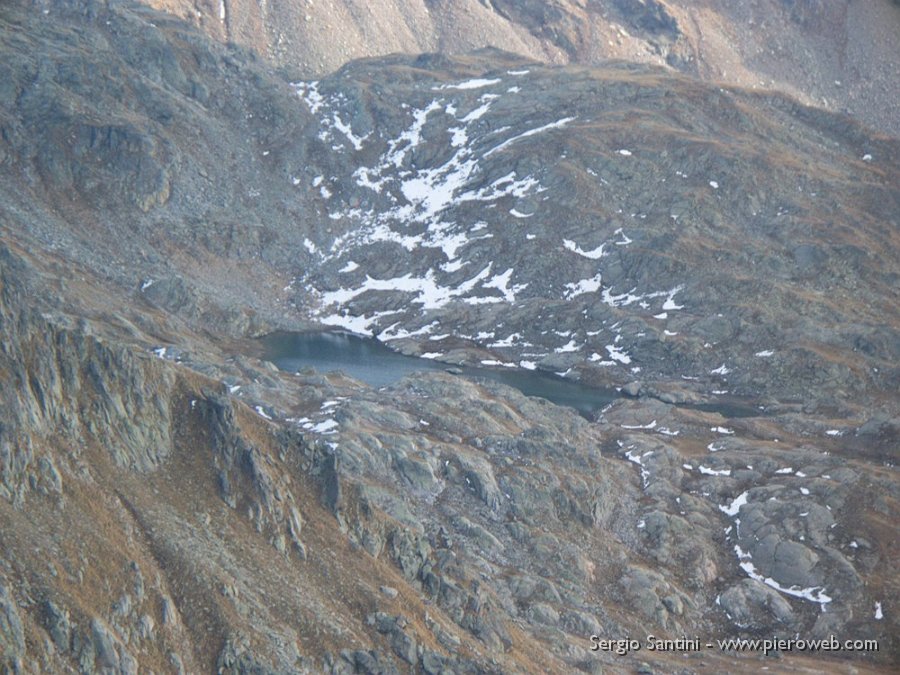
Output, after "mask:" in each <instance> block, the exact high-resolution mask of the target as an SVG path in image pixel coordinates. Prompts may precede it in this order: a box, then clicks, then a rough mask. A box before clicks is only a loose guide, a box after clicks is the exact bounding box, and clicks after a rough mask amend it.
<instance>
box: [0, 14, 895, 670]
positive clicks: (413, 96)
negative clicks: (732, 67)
mask: <svg viewBox="0 0 900 675" xmlns="http://www.w3.org/2000/svg"><path fill="white" fill-rule="evenodd" d="M44 10H46V13H45V12H44ZM0 34H2V36H3V37H2V43H0V45H2V50H3V55H4V58H3V59H2V60H0V70H2V76H0V87H3V96H2V98H0V139H2V142H0V191H2V195H3V198H2V200H0V204H2V207H0V209H2V211H0V213H2V218H0V246H2V248H0V401H2V403H0V497H2V498H0V519H2V520H0V522H2V525H0V542H2V546H0V617H2V618H0V659H2V663H3V666H4V668H5V669H8V670H12V671H20V672H138V671H144V670H153V671H154V672H208V671H214V672H235V673H237V672H248V673H249V672H255V673H258V672H323V671H325V672H334V673H342V672H373V673H374V672H427V673H439V672H571V671H573V670H575V669H578V670H581V671H585V672H599V671H601V670H608V671H610V672H633V671H635V670H642V671H644V672H647V671H651V670H652V671H653V672H723V671H725V670H728V671H730V672H748V671H751V670H752V671H754V672H755V671H757V670H759V669H760V668H771V669H773V670H775V669H777V670H779V671H781V672H821V670H823V669H826V668H827V669H829V670H833V671H836V672H851V669H852V671H853V672H889V671H890V670H891V668H893V667H895V666H896V664H897V662H898V658H900V655H898V645H897V642H896V635H897V634H898V630H897V629H898V618H897V617H898V612H897V608H896V603H895V601H894V600H893V598H896V597H897V595H898V591H900V588H898V585H900V582H898V578H897V575H896V572H895V570H894V566H893V564H892V562H893V561H894V560H896V559H897V556H898V554H900V551H898V537H897V530H896V525H895V523H896V520H897V516H898V511H900V507H898V498H900V484H898V480H897V474H896V469H895V466H894V464H895V462H896V456H897V447H898V412H900V411H898V408H900V406H898V399H897V396H896V391H897V386H896V385H897V383H898V379H900V378H898V369H897V368H898V353H900V340H898V330H900V316H898V312H897V307H898V306H900V303H898V298H897V294H898V291H897V288H898V284H897V283H896V282H897V279H898V269H897V266H898V262H897V261H898V260H900V255H898V248H900V246H898V244H900V242H898V240H897V222H896V214H897V213H898V208H897V201H898V192H897V185H898V184H900V181H898V172H900V167H898V160H897V150H898V143H897V141H896V140H893V139H891V138H890V137H888V136H880V135H877V134H874V133H872V132H871V131H867V130H866V129H865V128H863V127H861V126H860V125H858V124H857V123H855V122H853V121H852V120H850V119H848V118H845V117H841V116H836V115H833V114H830V113H827V112H824V111H821V110H815V109H812V108H807V107H804V106H803V105H801V104H799V103H797V102H795V101H793V100H791V99H788V98H784V97H782V96H779V95H774V94H759V93H753V92H749V91H745V90H739V89H727V88H720V87H717V86H715V87H714V86H707V85H704V84H702V83H699V82H697V81H696V80H692V79H689V78H687V77H685V76H681V75H673V74H671V73H669V72H667V71H665V70H663V69H659V68H648V67H644V66H636V65H633V64H632V65H629V64H623V63H616V64H610V65H608V66H606V67H604V68H600V69H590V68H574V67H567V68H562V69H559V68H550V67H548V66H545V65H541V64H539V63H537V62H533V61H525V60H523V59H521V58H520V57H516V56H512V55H510V54H507V53H501V52H497V51H485V52H481V53H478V54H474V55H470V56H466V57H458V58H450V57H446V56H423V57H391V58H385V59H378V60H369V61H362V62H357V63H353V64H351V65H349V66H347V67H346V68H344V69H342V70H341V71H339V72H338V73H336V74H335V75H333V76H331V77H328V78H325V79H323V80H321V81H318V82H313V81H300V82H298V81H288V80H286V79H283V78H281V77H278V76H276V75H275V74H273V73H272V72H271V71H270V69H269V68H268V66H267V65H266V64H265V63H264V62H262V61H261V60H260V59H258V58H256V57H254V56H253V55H252V53H250V52H247V51H244V50H242V49H241V48H239V47H235V46H233V45H222V44H217V43H215V42H212V41H210V40H208V39H207V38H206V37H204V36H202V35H201V34H200V33H198V32H196V31H195V30H194V29H192V28H191V27H189V26H187V25H185V24H183V23H182V22H180V21H178V20H176V19H174V18H172V17H170V16H166V15H164V14H159V13H157V12H154V11H152V10H150V9H148V8H146V7H141V6H140V5H130V4H126V3H117V2H114V3H101V2H88V3H85V2H77V3H74V2H64V1H62V0H60V1H59V2H54V3H42V4H39V5H35V4H34V3H30V2H24V1H18V2H12V3H7V4H6V5H4V6H3V8H2V9H0ZM321 325H329V326H335V325H337V326H346V327H352V328H354V329H356V330H365V331H369V332H371V333H373V334H377V335H378V336H379V337H380V338H381V339H382V340H384V341H386V342H388V343H389V344H391V345H392V346H395V347H397V348H399V349H403V350H404V351H407V352H409V353H415V354H423V355H428V356H430V357H431V358H438V359H441V360H444V361H448V362H453V363H484V362H488V363H489V364H490V363H498V364H500V363H503V364H508V366H507V367H517V368H523V369H529V368H535V369H546V370H552V371H558V372H565V373H567V377H569V378H578V379H581V380H582V381H584V382H587V383H595V384H597V383H606V384H617V385H621V386H624V387H626V388H627V390H628V391H629V392H631V393H632V394H633V397H632V398H627V397H624V398H622V399H620V400H618V401H617V402H615V403H614V404H613V405H612V406H610V407H609V408H607V409H605V410H604V411H602V412H601V413H599V414H598V415H597V416H596V417H595V419H591V420H588V419H585V418H583V417H581V416H579V415H578V414H576V413H575V412H574V411H572V410H570V409H567V408H562V407H559V406H555V405H553V404H551V403H549V402H546V401H543V400H540V399H529V398H526V397H524V396H523V395H521V394H520V393H518V392H517V391H515V390H513V389H510V388H508V387H504V386H501V385H496V384H490V383H486V382H479V381H473V380H470V379H467V378H463V377H459V376H456V375H453V374H451V373H443V372H437V373H430V374H428V375H422V376H420V377H414V378H408V379H405V380H401V381H400V382H398V383H396V384H394V385H391V386H389V387H387V388H384V389H373V388H371V387H368V386H366V385H364V384H362V383H360V382H356V381H353V380H351V379H349V378H346V377H344V376H341V375H340V374H338V373H329V374H322V373H316V372H313V371H304V372H301V373H296V374H295V373H286V372H280V371H278V370H277V369H276V368H275V367H274V366H273V365H272V364H270V363H267V362H266V361H263V360H261V359H260V358H259V355H260V350H259V347H258V345H257V344H256V342H255V341H254V340H253V339H252V338H253V337H255V336H258V335H260V334H262V333H265V332H268V331H270V330H274V329H300V328H309V327H314V326H321ZM726 391H727V392H728V393H727V394H724V393H722V392H726ZM734 395H737V396H740V397H743V398H742V399H741V401H742V402H743V404H744V406H745V407H746V406H762V409H760V413H759V415H755V416H749V417H740V418H731V419H729V418H727V417H726V416H723V415H722V414H719V413H715V412H704V411H703V410H700V409H697V408H691V407H688V406H685V405H681V404H682V403H685V402H691V401H707V402H710V401H712V402H715V401H718V400H720V399H721V398H722V397H728V396H734ZM723 410H726V409H725V408H723ZM651 633H652V634H654V635H657V636H665V637H669V638H676V637H682V636H685V635H687V636H689V637H692V636H701V637H702V638H703V639H704V640H705V639H712V640H715V639H716V638H728V637H736V636H746V637H754V636H761V637H771V636H772V635H779V636H785V637H793V636H798V635H799V636H801V637H803V638H820V637H821V638H828V637H829V636H830V635H832V634H834V635H836V636H837V637H838V638H840V639H877V640H879V650H878V651H877V652H876V651H872V650H868V651H865V652H860V653H851V652H840V653H805V654H801V653H796V652H794V653H787V652H786V653H783V654H778V656H775V655H771V654H770V655H769V656H767V657H764V656H763V655H762V654H761V653H753V652H749V653H745V654H736V653H732V652H722V651H719V650H718V649H705V648H704V649H703V650H701V651H696V652H688V653H687V654H683V653H681V652H674V653H673V652H669V653H666V652H651V651H648V650H646V649H644V650H642V651H639V652H632V653H630V654H628V655H616V654H614V653H608V652H597V653H595V652H592V651H590V647H591V641H590V639H589V638H590V635H591V634H597V635H599V636H602V637H609V638H620V637H625V636H642V637H643V636H646V635H647V634H651ZM776 659H777V660H776Z"/></svg>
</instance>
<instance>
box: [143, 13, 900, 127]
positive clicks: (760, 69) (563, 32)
mask: <svg viewBox="0 0 900 675" xmlns="http://www.w3.org/2000/svg"><path fill="white" fill-rule="evenodd" d="M147 4H150V5H152V6H153V7H156V8H159V9H163V10H165V11H169V12H172V13H174V14H176V15H178V16H180V17H182V18H184V19H186V20H188V21H191V22H193V23H195V24H196V25H198V26H199V27H200V28H201V29H203V30H204V31H205V32H206V33H207V34H208V35H211V36H212V37H214V38H216V39H219V40H223V41H225V40H231V41H234V42H237V43H239V44H242V45H245V46H248V47H250V48H252V49H254V50H256V51H257V52H258V53H259V54H261V55H264V56H265V57H267V58H268V59H270V60H271V61H273V62H274V63H276V64H278V65H279V66H283V67H287V68H290V69H291V70H293V71H294V72H296V73H298V76H301V77H306V78H312V77H322V76H324V75H326V74H328V73H331V72H333V71H335V70H337V69H338V68H340V67H341V66H343V65H344V64H346V63H347V62H349V61H351V60H353V59H357V58H363V57H371V56H383V55H386V54H394V53H398V52H403V53H408V54H418V53H421V52H435V51H439V52H443V53H447V54H463V53H466V52H469V51H471V50H473V49H479V48H484V47H496V48H500V49H504V50H507V51H510V52H514V53H517V54H520V55H522V56H525V57H528V58H531V59H535V60H539V61H543V62H545V63H554V64H564V63H570V64H576V63H577V64H590V65H599V64H602V63H603V62H604V61H605V60H607V59H610V58H613V59H624V60H628V61H633V62H639V63H645V64H654V65H667V66H669V67H672V68H673V69H676V70H678V71H681V72H684V73H691V74H694V75H699V76H700V77H702V78H704V79H708V80H709V81H714V82H727V83H729V84H731V85H737V86H743V87H751V88H765V89H769V90H772V89H774V90H780V91H784V92H788V93H791V94H792V95H794V96H798V97H800V98H801V99H802V100H804V101H805V102H806V103H813V104H815V105H821V106H825V107H828V108H831V109H833V110H842V111H844V110H846V111H851V112H852V113H853V114H854V115H856V116H858V118H859V119H861V120H864V121H865V122H866V123H868V124H870V125H872V126H874V127H876V128H879V129H882V130H884V131H887V132H889V133H892V134H893V135H895V136H896V135H897V134H898V133H900V119H898V117H897V114H896V111H895V110H893V107H894V106H893V100H892V98H891V97H892V92H894V91H896V90H897V86H898V85H897V73H896V69H893V68H892V66H891V64H894V63H896V62H897V59H898V57H900V52H898V50H900V47H898V45H897V41H896V39H894V37H895V35H896V32H897V29H898V26H900V11H898V10H900V8H898V6H897V3H895V2H890V1H889V0H873V1H872V2H868V3H853V2H849V1H847V0H839V1H836V2H822V1H821V0H764V1H761V2H755V3H735V2H728V1H727V0H714V1H713V2H706V3H703V4H702V5H698V4H697V3H695V2H689V1H688V0H667V1H666V2H661V1H660V0H596V1H593V2H577V1H575V0H551V1H545V2H537V1H530V0H529V1H525V2H523V1H522V0H517V1H515V2H512V1H509V0H491V1H490V2H487V1H485V0H441V1H440V2H429V1H427V0H379V1H378V2H371V1H369V2H361V1H359V0H341V1H340V2H331V3H327V4H326V3H280V2H279V3H276V2H264V3H259V2H253V1H251V0H224V1H223V2H219V0H147Z"/></svg>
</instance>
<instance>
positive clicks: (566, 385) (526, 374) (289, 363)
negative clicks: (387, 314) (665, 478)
mask: <svg viewBox="0 0 900 675" xmlns="http://www.w3.org/2000/svg"><path fill="white" fill-rule="evenodd" d="M261 342H262V345H263V358H264V359H266V360H267V361H271V362H272V363H274V364H275V365H276V366H278V367H279V368H280V369H281V370H285V371H289V372H297V371H299V370H302V369H304V368H308V367H312V368H314V369H315V370H317V371H319V372H322V373H325V372H329V371H334V370H337V371H341V372H343V373H345V374H347V375H349V376H350V377H353V378H354V379H357V380H361V381H362V382H366V383H367V384H369V385H371V386H373V387H383V386H386V385H389V384H392V383H394V382H396V381H397V380H399V379H400V378H402V377H404V376H406V375H409V374H411V373H417V372H422V371H429V370H447V369H448V368H453V371H454V372H459V373H460V374H461V375H462V376H465V377H471V378H473V379H476V380H477V379H482V380H490V381H492V382H500V383H502V384H505V385H508V386H510V387H514V388H516V389H518V390H519V391H521V392H522V393H523V394H525V395H526V396H538V397H540V398H545V399H547V400H549V401H552V402H553V403H556V404H557V405H564V406H568V407H570V408H574V409H575V410H577V411H578V412H579V413H581V414H582V415H584V416H585V417H587V418H588V419H592V418H594V417H595V416H596V414H597V412H598V411H599V410H600V409H601V408H603V407H604V406H606V405H608V404H610V403H611V402H613V401H615V400H616V399H617V398H620V397H621V394H620V393H619V392H618V391H616V390H615V389H611V388H607V389H601V388H596V387H588V386H585V385H583V384H580V383H578V382H573V381H571V380H566V379H564V378H562V377H559V376H558V375H554V374H553V373H546V372H542V371H534V370H521V369H518V368H517V369H512V368H510V369H501V368H497V369H495V368H473V367H460V368H455V367H453V366H449V365H448V364H446V363H442V362H440V361H432V360H429V359H422V358H417V357H414V356H406V355H404V354H400V353H398V352H395V351H392V350H391V349H388V348H387V347H386V346H385V345H384V344H382V343H381V342H378V341H377V340H374V339H372V338H363V337H359V336H356V335H350V334H347V333H330V332H320V333H285V332H279V333H272V334H270V335H267V336H265V337H263V338H261ZM685 407H691V408H695V409H698V410H705V411H708V412H719V413H721V414H723V415H724V416H726V417H747V416H754V415H759V414H761V413H760V411H759V410H757V409H756V408H755V407H753V406H751V405H749V404H740V403H734V402H725V401H722V402H715V403H704V404H697V405H690V406H685Z"/></svg>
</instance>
